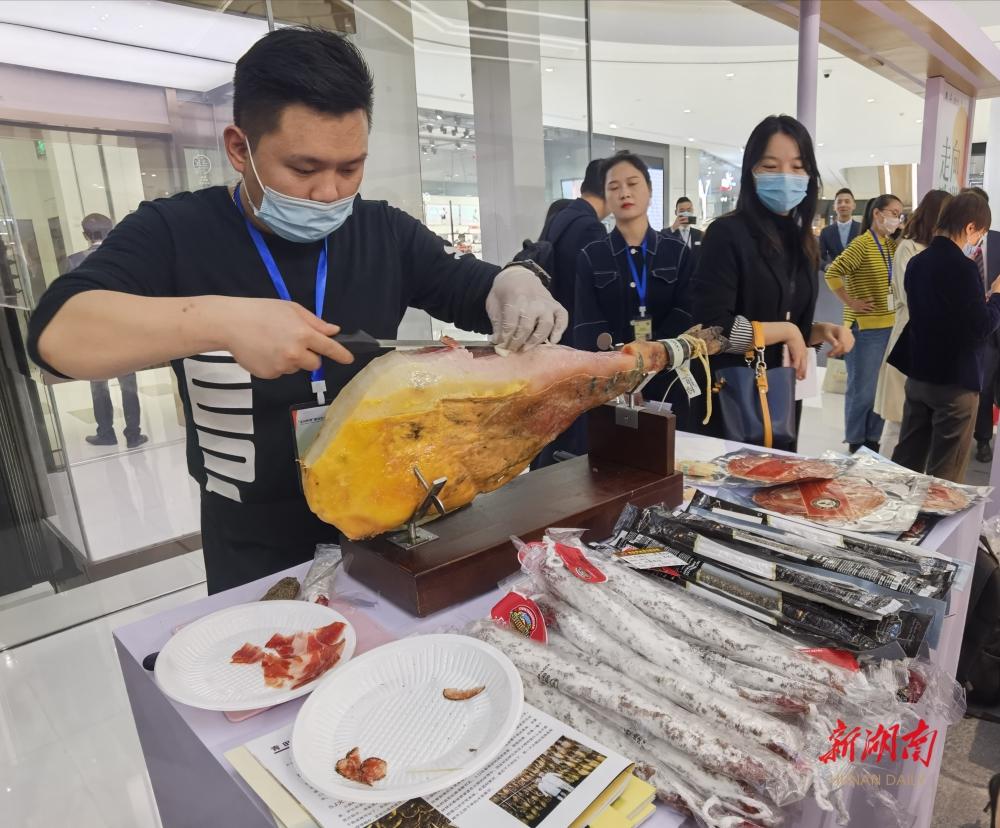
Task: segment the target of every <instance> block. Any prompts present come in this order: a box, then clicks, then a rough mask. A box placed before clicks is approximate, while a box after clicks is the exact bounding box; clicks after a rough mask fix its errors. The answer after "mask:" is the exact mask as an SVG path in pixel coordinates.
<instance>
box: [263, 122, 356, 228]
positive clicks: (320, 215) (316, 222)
mask: <svg viewBox="0 0 1000 828" xmlns="http://www.w3.org/2000/svg"><path fill="white" fill-rule="evenodd" d="M247 155H248V156H249V158H250V167H251V168H252V169H253V174H254V178H256V179H257V183H258V184H259V185H260V187H261V189H262V190H263V191H264V197H263V198H262V199H261V201H260V207H257V206H255V205H254V203H253V201H252V200H250V199H249V198H248V201H250V206H251V207H253V214H254V215H255V216H256V217H257V218H258V219H260V220H261V221H262V222H263V223H264V224H266V225H267V226H268V227H270V228H271V230H273V231H274V232H275V233H277V234H278V235H279V236H281V238H283V239H288V241H292V242H300V243H303V244H305V243H307V242H315V241H319V240H320V239H325V238H326V237H327V236H329V235H330V234H331V233H332V232H333V231H334V230H337V229H338V228H339V227H340V226H341V225H342V224H343V223H344V222H345V221H347V219H348V218H349V217H350V215H351V213H353V212H354V196H353V195H351V196H348V197H347V198H342V199H340V200H339V201H331V202H326V201H311V200H310V199H308V198H295V197H293V196H288V195H284V194H283V193H279V192H278V191H277V190H272V189H271V188H270V187H268V186H267V185H266V184H265V183H264V182H263V181H261V180H260V176H259V175H257V166H256V164H254V162H253V155H252V154H251V152H250V142H249V141H248V142H247Z"/></svg>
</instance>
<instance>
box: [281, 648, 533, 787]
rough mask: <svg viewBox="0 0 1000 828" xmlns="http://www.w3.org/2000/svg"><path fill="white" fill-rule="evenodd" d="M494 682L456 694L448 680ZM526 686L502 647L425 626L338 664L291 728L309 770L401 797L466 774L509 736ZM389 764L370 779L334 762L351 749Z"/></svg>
mask: <svg viewBox="0 0 1000 828" xmlns="http://www.w3.org/2000/svg"><path fill="white" fill-rule="evenodd" d="M481 685H483V686H485V687H486V689H485V690H484V691H483V692H482V693H480V694H479V695H478V696H476V697H475V698H472V699H469V700H467V701H448V700H447V699H446V698H444V696H443V691H444V690H445V689H447V688H457V689H460V690H468V689H471V688H473V687H479V686H481ZM523 706H524V690H523V688H522V686H521V677H520V675H519V674H518V672H517V669H516V668H515V667H514V665H513V664H512V663H511V661H510V659H508V658H507V656H505V655H504V654H503V653H501V652H500V651H499V650H497V649H495V648H494V647H491V646H490V645H489V644H484V643H483V642H482V641H479V640H478V639H475V638H469V637H468V636H464V635H425V636H416V637H413V638H404V639H402V640H401V641H394V642H393V643H391V644H385V645H383V646H381V647H378V648H376V649H374V650H372V651H371V652H368V653H365V654H364V655H362V656H359V657H358V658H356V659H355V660H354V661H352V662H351V663H350V664H348V665H346V666H345V667H344V668H343V669H340V670H337V673H336V675H334V676H333V677H332V678H331V679H330V680H329V681H327V682H324V683H323V684H322V686H320V687H319V688H317V690H316V692H315V693H313V694H312V696H311V697H310V698H309V699H307V700H306V703H305V704H304V705H303V706H302V709H301V710H300V711H299V715H298V717H297V718H296V720H295V728H294V729H293V731H292V759H293V760H294V762H295V766H296V768H297V769H298V771H299V773H300V774H301V775H302V777H303V778H304V779H305V780H306V781H307V782H309V783H310V784H311V785H313V786H314V787H316V788H318V789H319V790H320V791H322V792H323V793H325V794H327V795H328V796H332V797H334V798H336V799H342V800H347V801H349V802H402V801H406V800H408V799H412V798H414V797H420V796H426V795H428V794H431V793H433V792H435V791H439V790H441V789H443V788H446V787H448V786H449V785H454V784H455V783H456V782H459V781H461V780H462V779H465V778H467V777H469V776H471V775H472V774H474V773H475V772H476V771H478V770H480V769H481V768H482V767H484V766H485V765H486V764H488V763H489V762H490V761H491V760H492V759H494V758H495V757H496V755H497V754H498V753H499V752H500V751H501V750H502V749H503V747H504V745H506V744H507V742H508V741H509V740H510V737H511V736H512V735H513V733H514V729H515V728H516V727H517V723H518V720H519V719H520V717H521V709H522V707H523ZM355 747H356V748H358V751H359V752H360V754H361V758H362V759H367V758H369V757H372V756H377V757H378V758H380V759H384V760H385V761H386V762H387V763H388V773H387V774H386V777H385V779H383V780H381V781H380V782H376V783H375V784H374V786H372V787H368V786H366V785H362V784H360V783H357V782H351V781H350V780H348V779H345V778H344V777H342V776H340V775H339V774H338V773H337V771H336V768H335V766H336V763H337V760H339V759H343V758H344V756H346V755H347V753H348V752H349V751H350V750H351V749H352V748H355Z"/></svg>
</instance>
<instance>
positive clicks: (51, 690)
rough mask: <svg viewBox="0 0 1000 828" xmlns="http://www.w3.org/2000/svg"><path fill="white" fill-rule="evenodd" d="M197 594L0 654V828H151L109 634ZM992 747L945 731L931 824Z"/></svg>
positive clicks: (817, 422) (973, 821)
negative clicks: (945, 736) (942, 757)
mask: <svg viewBox="0 0 1000 828" xmlns="http://www.w3.org/2000/svg"><path fill="white" fill-rule="evenodd" d="M842 412H843V398H842V397H840V396H837V395H827V396H826V397H825V398H824V399H823V400H822V402H821V404H818V405H817V404H807V405H806V406H805V410H804V414H803V429H802V432H803V438H802V442H801V449H802V450H803V451H804V452H808V453H822V452H823V451H825V450H828V449H838V448H839V447H840V440H841V437H842V428H843V413H842ZM984 468H985V467H982V468H978V472H979V473H980V474H982V473H983V471H984ZM135 483H136V484H138V483H139V481H138V480H137V481H135ZM148 575H149V573H145V574H144V573H143V571H142V570H140V571H137V572H134V573H126V575H124V576H116V577H120V578H125V579H128V578H134V579H137V583H136V584H135V585H134V586H135V587H136V589H138V588H139V586H140V584H139V583H138V581H141V580H142V579H144V578H145V579H146V580H148ZM74 592H77V593H79V595H78V597H77V598H76V599H75V598H74ZM85 594H86V593H84V592H82V591H80V590H76V591H71V592H68V593H65V594H63V595H59V596H50V598H51V599H53V600H61V601H73V600H81V601H82V600H83V596H84V595H85ZM136 594H138V593H136ZM204 594H205V591H204V585H197V586H192V587H189V588H186V589H184V590H182V591H180V592H177V593H175V594H172V595H168V596H165V597H161V598H157V599H155V600H151V601H149V602H147V603H145V604H143V605H141V606H138V607H134V608H132V609H129V610H125V611H122V612H117V613H114V614H112V615H109V616H107V617H104V618H100V619H98V620H96V621H92V622H90V623H86V624H83V625H82V626H78V627H75V628H73V629H70V630H67V631H65V632H62V633H59V634H57V635H52V636H50V637H48V638H44V639H42V640H39V641H36V642H34V643H31V644H28V645H25V646H22V647H17V648H15V649H13V650H9V651H7V652H4V653H0V826H8V825H9V826H12V828H43V826H44V828H49V826H73V828H159V825H160V823H159V819H158V817H157V815H156V809H155V805H154V802H153V798H152V792H151V789H150V786H149V781H148V778H147V775H146V772H145V766H144V764H143V760H142V753H141V750H140V747H139V742H138V738H137V736H136V732H135V726H134V724H133V722H132V717H131V714H130V712H129V706H128V699H127V697H126V694H125V687H124V682H123V681H122V678H121V673H120V671H119V667H118V661H117V656H116V654H115V649H114V644H113V642H112V637H111V631H112V630H113V629H114V628H115V627H118V626H121V625H123V624H125V623H128V622H130V621H133V620H137V619H139V618H143V617H147V616H150V615H153V614H155V613H157V612H160V611H162V610H164V609H168V608H170V607H173V606H177V605H179V604H181V603H185V602H188V601H191V600H194V599H195V598H198V597H201V596H203V595H204ZM42 600H50V599H48V598H47V599H42ZM25 606H27V605H25ZM998 751H1000V725H996V724H989V723H986V722H982V721H979V720H966V721H964V722H962V723H961V724H959V725H958V726H956V727H955V728H954V729H953V730H952V732H951V734H949V739H948V742H947V744H946V752H945V766H944V772H943V773H942V777H941V785H940V787H939V791H938V798H937V808H936V815H935V820H934V823H933V825H934V828H985V826H987V825H988V817H986V816H984V815H983V814H982V810H981V809H982V807H983V805H984V804H985V803H986V791H985V783H986V780H987V779H988V777H989V775H990V774H991V773H995V772H997V771H998V770H1000V752H998ZM205 828H208V827H207V826H206V827H205ZM860 828H870V826H861V827H860Z"/></svg>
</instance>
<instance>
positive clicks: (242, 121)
mask: <svg viewBox="0 0 1000 828" xmlns="http://www.w3.org/2000/svg"><path fill="white" fill-rule="evenodd" d="M374 88H375V81H374V78H373V77H372V73H371V69H370V68H369V67H368V64H367V63H366V62H365V59H364V57H362V55H361V52H360V51H359V50H358V47H357V46H355V45H354V44H353V43H351V42H350V41H349V40H348V39H347V38H345V37H343V36H342V35H339V34H336V33H334V32H329V31H326V30H325V29H317V28H312V27H308V26H302V27H289V28H284V29H277V30H276V31H273V32H269V33H268V34H266V35H264V36H263V37H262V38H261V39H260V40H258V41H257V42H256V43H254V45H253V46H251V47H250V49H249V50H248V51H247V52H246V53H245V54H244V55H243V57H241V58H240V59H239V60H238V61H236V73H235V75H234V77H233V121H234V122H235V124H236V126H238V127H239V128H240V129H242V130H243V131H244V132H245V133H246V134H247V135H248V136H249V137H250V140H251V143H253V144H255V143H256V142H257V141H258V140H259V139H260V137H261V136H262V135H266V134H267V133H268V132H271V131H272V130H274V129H276V128H277V126H278V121H279V119H280V118H281V113H282V111H283V110H284V108H285V107H286V106H288V105H289V104H296V103H298V104H304V105H305V106H308V107H310V108H312V109H315V110H317V111H318V112H324V113H327V114H329V115H346V114H348V113H349V112H355V111H357V110H359V109H363V110H364V111H365V115H366V116H367V118H368V126H369V128H370V127H371V123H372V106H373V97H374Z"/></svg>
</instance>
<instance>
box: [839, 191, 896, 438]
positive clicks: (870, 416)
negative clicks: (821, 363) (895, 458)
mask: <svg viewBox="0 0 1000 828" xmlns="http://www.w3.org/2000/svg"><path fill="white" fill-rule="evenodd" d="M902 215H903V202H901V201H900V200H899V199H898V198H896V196H894V195H892V194H890V193H885V194H883V195H880V196H879V197H878V198H877V199H875V201H874V203H873V204H872V207H871V212H870V215H869V216H868V217H866V221H867V220H870V222H869V223H866V224H863V225H862V228H861V229H862V233H861V235H860V236H858V237H857V238H856V239H855V240H854V241H852V242H851V243H850V245H848V247H847V250H845V251H844V252H843V253H841V254H840V255H839V256H838V257H837V258H836V259H834V260H833V262H832V263H831V264H830V266H829V267H827V269H826V283H827V285H829V287H830V290H832V291H833V292H834V293H835V294H836V295H837V297H838V298H839V299H840V301H842V302H843V303H844V324H845V325H846V326H848V327H850V328H851V330H852V332H853V333H854V338H855V347H854V349H853V350H852V351H851V352H850V353H849V354H848V355H847V357H846V358H845V359H844V363H845V365H846V366H847V393H846V394H845V400H844V421H845V427H846V442H847V444H848V446H849V448H850V451H851V453H852V454H853V453H854V452H855V451H857V450H858V449H859V448H861V446H867V447H868V448H870V449H872V450H873V451H878V450H879V444H880V442H881V439H882V426H883V422H882V418H881V417H880V416H879V415H878V414H876V413H875V411H874V410H873V406H874V405H875V389H876V386H877V385H878V373H879V367H880V366H881V365H882V359H883V357H884V356H885V351H886V346H887V345H888V343H889V336H890V334H891V333H892V324H893V321H894V320H895V316H896V315H895V305H894V299H893V297H892V280H893V276H894V273H893V267H892V258H893V256H895V255H896V239H895V237H896V234H897V231H898V230H899V224H900V221H901V220H902ZM900 275H901V274H900Z"/></svg>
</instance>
